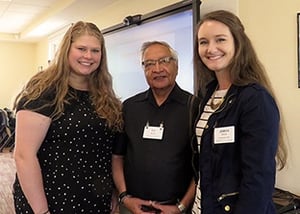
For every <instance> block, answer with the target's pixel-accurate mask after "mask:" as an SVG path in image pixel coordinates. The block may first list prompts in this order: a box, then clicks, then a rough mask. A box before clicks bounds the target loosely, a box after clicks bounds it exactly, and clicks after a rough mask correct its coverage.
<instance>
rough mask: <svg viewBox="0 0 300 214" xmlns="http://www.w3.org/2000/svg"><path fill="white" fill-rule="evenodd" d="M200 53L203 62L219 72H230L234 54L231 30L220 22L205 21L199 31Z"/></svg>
mask: <svg viewBox="0 0 300 214" xmlns="http://www.w3.org/2000/svg"><path fill="white" fill-rule="evenodd" d="M198 52H199V56H200V58H201V60H202V62H203V63H204V64H205V65H206V66H207V67H208V68H209V69H210V70H213V71H215V72H216V73H217V72H229V70H228V65H229V64H230V62H231V60H232V58H233V56H234V53H235V47H234V39H233V36H232V34H231V32H230V30H229V28H228V27H227V26H226V25H225V24H223V23H221V22H218V21H214V20H208V21H205V22H204V23H203V24H202V25H201V26H200V28H199V30H198Z"/></svg>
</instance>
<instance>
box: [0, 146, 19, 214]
mask: <svg viewBox="0 0 300 214" xmlns="http://www.w3.org/2000/svg"><path fill="white" fill-rule="evenodd" d="M15 173H16V167H15V162H14V159H13V157H12V153H11V152H5V151H4V152H0V213H1V214H14V213H15V211H14V206H13V195H12V185H13V182H14V179H15Z"/></svg>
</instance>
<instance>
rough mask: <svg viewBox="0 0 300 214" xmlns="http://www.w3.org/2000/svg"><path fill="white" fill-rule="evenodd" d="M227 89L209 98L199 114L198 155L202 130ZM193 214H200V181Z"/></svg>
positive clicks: (197, 131)
mask: <svg viewBox="0 0 300 214" xmlns="http://www.w3.org/2000/svg"><path fill="white" fill-rule="evenodd" d="M227 91H228V89H225V90H217V91H215V93H213V95H212V96H211V98H210V99H209V100H208V102H207V103H206V105H205V107H204V111H203V113H202V114H201V117H200V119H199V121H198V122H197V125H196V136H197V142H198V151H199V153H200V145H201V137H202V134H203V131H204V129H205V128H206V126H207V122H208V119H209V117H210V116H211V115H212V114H213V113H214V112H215V111H216V110H217V109H218V108H219V106H220V105H221V104H222V102H223V100H224V97H225V95H226V93H227ZM212 102H213V104H214V106H217V107H216V108H212V105H211V103H212ZM192 213H193V214H200V213H201V191H200V180H199V181H198V185H197V188H196V196H195V201H194V204H193V209H192Z"/></svg>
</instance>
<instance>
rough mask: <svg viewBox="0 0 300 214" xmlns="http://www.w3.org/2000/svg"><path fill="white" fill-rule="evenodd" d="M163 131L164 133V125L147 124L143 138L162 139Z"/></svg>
mask: <svg viewBox="0 0 300 214" xmlns="http://www.w3.org/2000/svg"><path fill="white" fill-rule="evenodd" d="M163 133H164V127H162V126H159V127H157V126H148V125H146V126H145V128H144V134H143V138H145V139H155V140H162V138H163Z"/></svg>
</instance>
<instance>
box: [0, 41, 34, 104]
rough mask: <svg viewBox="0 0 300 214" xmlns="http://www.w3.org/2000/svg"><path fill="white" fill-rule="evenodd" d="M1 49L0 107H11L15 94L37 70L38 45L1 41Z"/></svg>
mask: <svg viewBox="0 0 300 214" xmlns="http://www.w3.org/2000/svg"><path fill="white" fill-rule="evenodd" d="M0 50H1V52H0V69H1V71H0V75H1V76H0V86H1V89H0V108H4V107H8V108H11V107H12V102H13V99H14V97H15V95H16V94H17V93H18V91H19V90H20V89H21V88H22V87H23V84H24V83H25V82H26V81H27V79H28V78H29V76H31V74H32V73H33V72H35V71H36V70H37V66H36V45H35V44H31V43H15V42H0Z"/></svg>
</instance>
